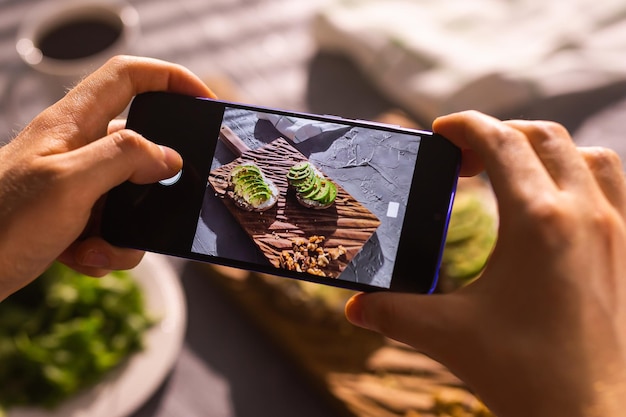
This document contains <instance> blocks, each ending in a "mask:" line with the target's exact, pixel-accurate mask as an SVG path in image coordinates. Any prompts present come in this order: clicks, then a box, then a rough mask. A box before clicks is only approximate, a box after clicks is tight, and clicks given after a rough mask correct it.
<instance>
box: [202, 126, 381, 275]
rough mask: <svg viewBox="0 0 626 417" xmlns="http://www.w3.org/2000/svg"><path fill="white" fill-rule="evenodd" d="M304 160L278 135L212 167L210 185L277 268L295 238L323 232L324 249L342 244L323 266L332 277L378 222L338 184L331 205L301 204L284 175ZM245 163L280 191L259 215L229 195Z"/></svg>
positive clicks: (359, 248) (369, 235) (342, 267)
mask: <svg viewBox="0 0 626 417" xmlns="http://www.w3.org/2000/svg"><path fill="white" fill-rule="evenodd" d="M306 160H307V158H306V157H305V156H304V155H302V154H301V153H300V152H299V151H298V150H297V149H295V148H294V147H293V146H291V145H290V144H289V142H287V140H286V139H284V138H278V139H276V140H274V141H272V142H271V143H269V144H267V145H264V146H263V147H261V148H258V149H253V150H248V151H245V152H244V153H243V154H242V155H241V156H240V157H239V158H237V159H235V160H234V161H233V162H231V163H229V164H226V165H223V166H221V167H220V168H217V169H215V170H213V171H212V172H211V173H210V175H209V183H210V185H211V186H212V188H213V190H214V191H215V193H216V194H217V196H219V197H221V198H222V201H223V202H224V204H225V205H226V206H227V207H228V209H229V211H230V212H231V213H232V215H233V216H234V217H235V219H236V220H237V222H238V223H239V224H240V225H241V226H242V227H243V228H244V230H245V231H246V232H247V233H248V234H249V235H250V237H251V238H252V239H253V240H254V242H255V243H256V245H257V246H258V247H259V249H260V250H261V251H262V252H263V254H265V256H266V257H267V259H268V260H269V262H270V263H271V264H272V265H274V266H275V267H277V268H279V267H280V261H279V257H280V253H281V252H282V251H283V250H290V249H291V247H292V242H293V240H294V239H296V238H299V237H303V238H308V237H310V236H312V235H321V236H324V237H325V238H326V241H325V242H324V247H325V248H327V249H329V248H336V247H338V246H339V245H342V246H343V247H344V248H345V249H346V254H345V255H344V256H342V257H341V258H339V259H337V260H335V261H331V263H330V265H328V266H327V267H326V268H324V272H325V273H326V276H328V277H333V278H336V277H338V276H339V274H340V273H341V271H343V270H344V269H345V267H346V266H347V265H348V263H350V260H352V258H353V257H354V256H355V255H356V254H357V253H358V252H359V251H360V250H361V248H362V247H363V245H364V244H365V242H367V241H368V239H369V238H370V237H371V236H372V235H373V234H374V232H375V231H376V229H377V228H378V226H379V225H380V220H379V219H378V218H377V217H376V216H375V215H374V214H373V213H372V212H370V211H369V210H368V209H367V208H365V207H364V206H363V205H362V204H360V203H359V202H358V201H356V200H355V199H354V198H353V197H352V196H351V195H350V194H348V192H347V191H345V190H344V189H343V188H342V187H341V186H340V185H339V184H336V183H335V185H337V198H336V200H335V204H334V205H333V206H331V207H329V208H327V209H324V210H314V209H309V208H306V207H303V206H302V205H300V204H299V203H298V202H297V200H296V198H295V195H294V193H293V191H291V190H288V183H287V177H286V175H287V172H288V171H289V168H291V166H293V165H294V164H295V163H297V162H301V161H306ZM244 162H254V163H255V164H257V165H258V166H259V167H260V168H261V169H262V170H263V173H264V175H265V176H266V177H267V178H269V179H270V180H272V181H273V182H274V184H275V185H276V187H277V188H278V189H279V191H280V196H279V199H278V202H277V204H276V205H275V206H274V207H273V208H271V209H270V210H267V211H265V212H261V213H258V212H249V211H245V210H242V209H240V208H239V207H237V206H236V205H235V203H234V202H233V201H232V199H230V198H229V197H228V193H229V190H228V176H229V173H230V170H231V169H232V168H233V167H234V166H236V165H239V164H241V163H244ZM331 180H332V178H331Z"/></svg>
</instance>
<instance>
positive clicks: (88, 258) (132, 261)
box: [58, 237, 144, 277]
mask: <svg viewBox="0 0 626 417" xmlns="http://www.w3.org/2000/svg"><path fill="white" fill-rule="evenodd" d="M143 256H144V252H143V251H139V250H135V249H127V248H119V247H116V246H112V245H110V244H109V243H107V242H106V241H104V240H103V239H101V238H98V237H91V238H88V239H86V240H84V241H80V242H75V243H74V244H72V245H71V246H70V247H68V248H67V249H66V250H65V251H64V252H63V254H62V255H61V256H59V258H58V260H59V261H60V262H62V263H64V264H65V265H67V266H69V267H70V268H72V269H74V270H76V271H78V272H81V273H83V274H85V275H89V276H93V277H101V276H104V275H106V274H108V273H109V272H111V271H113V270H125V269H131V268H134V267H135V266H137V265H138V264H139V262H141V260H142V258H143Z"/></svg>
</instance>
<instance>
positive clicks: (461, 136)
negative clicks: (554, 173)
mask: <svg viewBox="0 0 626 417" xmlns="http://www.w3.org/2000/svg"><path fill="white" fill-rule="evenodd" d="M433 130H434V131H435V132H437V133H439V134H441V135H442V136H444V137H446V138H448V139H449V140H450V141H452V142H453V143H455V144H456V145H457V146H459V147H460V148H461V149H464V150H467V149H470V150H472V151H473V152H474V154H475V155H474V156H475V158H476V159H478V160H479V161H482V163H483V164H484V166H485V170H486V172H487V174H488V175H489V178H490V180H491V183H492V184H493V189H494V192H495V193H496V195H497V197H498V200H499V201H500V202H503V203H510V204H517V203H518V202H519V201H528V200H529V199H532V198H533V196H536V195H537V193H538V192H541V191H544V190H545V191H554V190H555V189H556V186H555V184H554V182H553V181H552V178H551V177H550V175H549V174H548V172H547V171H546V169H545V167H544V166H543V164H542V163H541V161H540V160H539V158H538V157H537V154H536V153H535V151H534V149H533V147H532V146H531V144H530V143H529V141H528V139H527V138H526V135H524V133H523V132H521V131H519V130H518V129H515V128H514V127H512V126H508V125H507V124H505V123H502V122H501V121H499V120H497V119H495V118H493V117H490V116H487V115H484V114H482V113H478V112H475V111H469V112H462V113H455V114H451V115H449V116H443V117H440V118H438V119H436V120H435V122H434V123H433ZM463 155H464V156H465V152H464V153H463ZM473 163H474V164H477V162H475V161H474V162H473Z"/></svg>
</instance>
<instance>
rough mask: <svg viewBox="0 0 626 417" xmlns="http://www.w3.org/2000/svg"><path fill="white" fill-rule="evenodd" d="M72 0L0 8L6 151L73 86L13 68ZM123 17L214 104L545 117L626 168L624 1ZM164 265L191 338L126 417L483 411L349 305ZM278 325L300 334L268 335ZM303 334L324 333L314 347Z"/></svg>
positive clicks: (5, 0) (197, 0)
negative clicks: (36, 32)
mask: <svg viewBox="0 0 626 417" xmlns="http://www.w3.org/2000/svg"><path fill="white" fill-rule="evenodd" d="M102 1H103V2H105V3H107V1H106V0H102ZM75 3H78V4H80V3H81V2H74V3H72V4H75ZM84 3H86V2H84ZM109 3H112V4H115V5H119V3H118V2H113V0H111V1H110V2H109ZM67 4H68V3H67V2H66V1H58V0H54V1H52V0H0V143H5V142H8V141H9V140H10V139H11V137H13V136H14V135H15V134H16V132H18V131H19V130H20V129H21V128H22V127H24V126H25V124H26V123H28V121H29V120H31V119H32V118H33V117H34V116H35V115H36V114H38V113H39V112H40V111H41V110H43V109H44V108H46V107H47V106H49V105H50V104H52V103H53V102H54V101H55V100H57V99H58V98H59V97H60V95H61V94H62V91H63V89H64V88H67V87H70V86H71V85H72V83H74V82H76V80H78V79H79V78H80V74H78V75H73V77H75V79H71V77H69V76H63V77H60V76H58V74H56V75H54V74H53V75H50V74H49V73H44V72H45V71H44V70H42V69H41V66H38V65H37V64H38V61H37V59H33V58H32V56H31V58H26V59H24V58H23V57H22V56H20V53H22V55H25V44H24V43H23V42H22V43H21V44H20V40H21V39H22V38H23V35H24V34H25V33H28V30H29V28H30V29H32V27H30V26H32V23H33V22H36V21H39V20H41V16H42V14H43V15H49V14H50V13H52V11H53V10H54V11H58V10H63V8H64V7H65V6H66V5H67ZM128 4H129V5H130V6H132V8H133V10H134V12H135V13H136V15H135V18H136V22H135V23H138V24H136V25H135V26H134V27H135V28H138V31H137V32H136V33H135V35H136V36H134V37H133V38H132V39H131V40H130V41H129V42H128V43H127V44H125V45H124V52H126V53H130V54H134V55H141V56H149V57H154V58H160V59H164V60H168V61H172V62H176V63H179V64H182V65H184V66H187V67H188V68H189V69H191V70H192V71H193V72H194V73H196V74H197V75H198V76H200V77H201V78H202V79H203V80H205V81H206V82H207V83H208V84H209V86H210V87H212V88H213V89H214V91H215V92H216V93H217V94H218V95H219V96H220V97H221V98H224V99H229V100H233V101H244V102H248V103H252V104H259V105H264V106H271V107H279V108H285V109H291V110H300V111H309V112H314V113H327V114H336V115H340V116H345V117H352V118H363V119H382V120H392V121H393V122H399V123H402V124H406V125H411V126H413V125H420V126H423V127H425V128H428V126H429V125H430V123H431V122H432V120H433V118H434V117H436V116H438V115H442V114H445V113H448V112H451V111H456V110H462V109H469V108H473V109H479V110H483V111H486V112H488V113H490V114H493V115H495V116H498V117H502V118H508V117H517V118H520V117H521V118H543V119H552V120H556V121H559V122H561V123H563V124H564V125H565V126H566V127H568V128H569V129H570V131H571V132H572V135H573V137H574V139H575V140H576V141H577V143H579V144H581V145H604V146H609V147H611V148H613V149H615V150H617V151H618V153H620V155H621V156H622V158H623V159H624V158H625V157H626V144H625V143H624V142H625V141H624V139H623V129H622V125H623V122H622V120H624V114H626V88H625V87H626V3H624V2H621V1H617V0H606V1H602V2H598V1H593V0H569V1H563V0H559V1H552V2H545V1H540V0H466V1H464V2H459V1H454V0H414V1H410V0H404V1H399V0H128ZM40 8H42V9H40ZM42 10H43V11H42ZM68 10H69V9H68ZM68 13H69V12H68ZM67 42H68V47H71V44H72V43H73V41H67ZM16 44H17V45H18V47H17V48H16ZM27 46H28V45H26V49H28V48H27ZM18 51H19V53H18ZM91 65H92V67H89V65H84V66H83V67H82V68H81V71H82V72H83V73H85V72H88V71H89V70H91V69H93V64H91ZM60 92H61V93H60ZM171 263H172V265H173V266H174V267H175V268H176V271H177V272H178V273H179V274H180V279H181V282H182V285H183V287H184V289H185V294H186V304H187V308H188V326H187V333H186V337H185V343H184V345H183V347H182V350H181V354H180V357H179V360H178V361H177V363H176V365H175V367H174V369H173V370H172V372H171V373H170V375H169V377H168V378H167V379H166V381H165V382H164V383H163V384H162V385H161V386H160V389H159V390H158V391H157V392H156V393H155V394H154V396H153V397H152V398H151V399H150V400H149V401H148V402H147V403H146V404H145V405H144V406H143V407H142V408H141V409H139V410H137V411H136V412H135V414H134V416H135V417H139V416H181V415H184V416H238V417H239V416H266V415H267V416H270V415H271V416H293V415H299V416H332V415H338V416H339V415H359V416H366V415H372V416H374V415H376V416H387V415H389V416H418V415H424V416H426V415H444V414H441V413H443V411H441V413H439V411H436V410H435V409H436V408H437V406H440V405H441V404H443V403H445V401H444V402H442V401H440V400H439V399H440V398H444V397H446V395H451V396H452V397H453V398H454V401H457V400H458V401H460V402H464V404H466V406H465V407H464V408H463V409H464V410H465V411H464V412H466V414H463V415H481V414H479V413H480V412H482V411H480V407H478V406H474V405H471V406H467V404H468V402H471V400H470V399H468V398H469V397H468V396H466V394H467V392H466V391H463V390H464V387H463V386H462V384H460V383H459V382H458V381H456V380H455V379H454V378H453V377H451V376H450V375H448V374H447V373H446V371H445V370H444V369H441V368H440V367H438V366H437V364H433V363H430V362H428V360H427V359H426V358H423V357H421V356H419V355H417V354H415V353H414V352H412V351H410V349H407V348H406V347H403V346H398V345H394V344H393V343H390V342H389V341H384V340H381V339H380V338H377V337H375V336H373V335H369V334H365V333H360V332H358V331H357V330H355V329H353V328H352V327H351V326H349V325H348V324H347V323H345V322H344V321H343V319H342V318H341V308H342V303H343V300H345V298H346V297H347V296H348V295H349V294H347V293H344V292H340V291H338V292H332V291H330V290H329V291H328V292H327V293H324V291H318V290H312V289H310V288H308V287H307V288H302V287H299V286H296V287H293V286H288V287H289V288H285V287H283V286H282V285H281V284H276V283H275V282H274V280H272V279H271V277H263V276H256V275H255V276H253V275H251V274H247V273H244V272H236V271H233V270H229V269H224V268H211V267H206V266H199V265H196V264H191V263H186V262H183V261H180V260H171ZM209 275H210V278H208V276H209ZM250 293H258V294H260V295H259V296H258V297H256V298H255V297H253V296H250ZM330 293H332V294H330ZM277 294H278V295H277ZM277 299H278V300H287V301H286V302H284V303H283V304H285V305H284V306H283V307H285V308H286V310H282V311H280V310H279V312H278V313H277V312H276V311H267V307H266V306H267V305H270V304H273V305H279V304H281V303H280V302H278V303H277V302H276V300H277ZM270 300H273V301H270ZM320 300H321V301H320ZM294 311H298V312H297V313H294ZM286 312H288V313H286ZM286 315H287V316H289V315H292V316H293V317H292V319H293V320H295V325H294V321H292V322H291V324H290V323H288V322H286V323H283V324H284V326H283V324H276V323H279V322H280V323H282V322H281V321H280V320H281V317H282V318H284V317H285V316H286ZM255 317H256V319H255ZM259 318H267V320H259ZM272 320H274V321H273V323H274V324H272ZM268 323H270V324H269V325H268ZM302 324H304V325H302ZM281 326H282V327H281ZM277 328H278V329H277ZM307 328H309V329H310V328H316V329H320V328H322V329H325V332H321V333H323V334H320V332H319V331H318V330H316V332H317V333H316V334H315V335H312V334H311V333H307V331H308V330H306V329H307ZM298 331H303V332H304V333H302V334H300V333H297V332H298ZM294 340H300V343H297V342H293V341H294ZM307 345H308V348H307ZM433 381H435V382H433ZM424 387H427V389H425V388H424ZM433 387H437V388H436V389H435V388H433ZM442 387H452V388H454V389H458V390H459V391H454V390H452V389H451V390H449V391H445V390H443V388H442ZM416 391H420V393H419V394H413V393H415V392H416ZM461 391H462V392H461ZM442 392H443V393H444V394H441V393H442ZM446 392H447V393H448V394H446ZM438 393H439V394H438ZM442 396H443V397H442ZM454 401H453V402H454ZM442 407H443V406H442ZM444 408H445V407H444ZM442 409H443V408H442ZM477 410H478V411H477ZM459 412H460V411H459ZM437 413H439V414H437ZM458 415H461V414H458Z"/></svg>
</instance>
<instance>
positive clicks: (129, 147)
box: [71, 129, 183, 198]
mask: <svg viewBox="0 0 626 417" xmlns="http://www.w3.org/2000/svg"><path fill="white" fill-rule="evenodd" d="M71 154H72V161H73V162H74V163H75V164H76V166H75V168H76V169H75V170H74V174H75V175H74V178H75V179H76V180H77V181H80V182H82V183H86V181H88V183H89V184H90V185H91V187H90V188H91V189H92V190H93V192H94V193H96V194H95V197H96V198H98V197H99V196H100V195H102V194H104V193H106V192H107V191H109V190H110V189H111V188H113V187H115V186H116V185H119V184H121V183H122V182H124V181H126V180H130V181H131V182H134V183H137V184H147V183H151V182H156V181H159V180H161V179H164V178H168V177H171V176H173V175H174V174H176V173H177V172H178V171H179V170H180V169H181V168H182V164H183V161H182V158H181V157H180V155H179V154H178V153H177V152H176V151H174V150H173V149H171V148H167V147H164V146H160V145H157V144H155V143H153V142H150V141H149V140H147V139H146V138H144V137H143V136H141V135H140V134H138V133H136V132H134V131H132V130H128V129H123V130H118V131H116V132H113V133H111V134H109V135H108V136H105V137H103V138H101V139H98V140H97V141H95V142H92V143H89V144H87V145H85V146H82V147H81V148H78V149H76V150H74V151H72V152H71Z"/></svg>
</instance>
